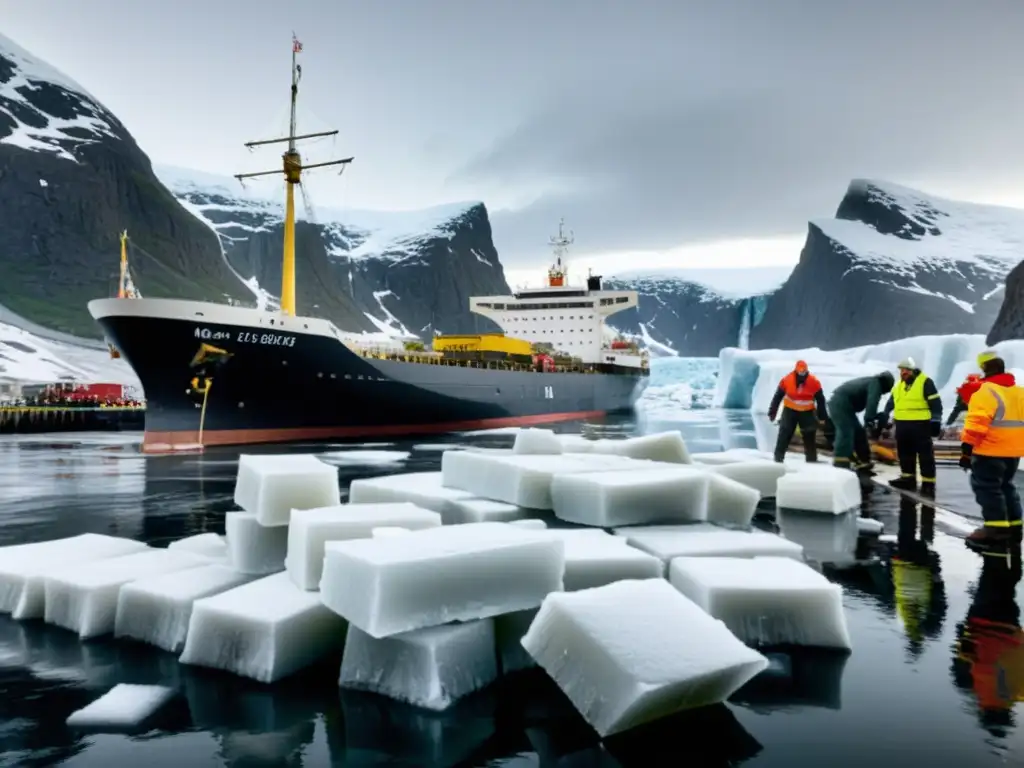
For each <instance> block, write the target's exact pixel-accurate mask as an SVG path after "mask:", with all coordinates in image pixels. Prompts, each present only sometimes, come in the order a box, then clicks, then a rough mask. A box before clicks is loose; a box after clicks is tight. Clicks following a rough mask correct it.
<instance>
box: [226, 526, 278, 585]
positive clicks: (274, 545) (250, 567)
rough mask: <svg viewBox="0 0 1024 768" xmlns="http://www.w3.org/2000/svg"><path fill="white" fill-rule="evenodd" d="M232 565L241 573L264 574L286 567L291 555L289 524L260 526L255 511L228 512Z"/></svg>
mask: <svg viewBox="0 0 1024 768" xmlns="http://www.w3.org/2000/svg"><path fill="white" fill-rule="evenodd" d="M224 530H225V531H226V533H227V536H226V539H227V546H228V565H230V566H231V567H232V568H234V569H235V570H236V571H238V572H239V573H248V574H252V575H254V576H264V575H266V574H268V573H277V572H278V571H281V570H284V559H285V557H286V556H287V554H288V527H287V526H284V525H274V526H267V525H260V523H259V520H257V518H256V515H255V513H253V512H228V513H227V514H226V515H224Z"/></svg>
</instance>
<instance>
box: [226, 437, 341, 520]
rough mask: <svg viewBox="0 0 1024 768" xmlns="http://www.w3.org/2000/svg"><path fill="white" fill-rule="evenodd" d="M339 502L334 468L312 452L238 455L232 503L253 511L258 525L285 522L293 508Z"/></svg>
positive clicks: (326, 505)
mask: <svg viewBox="0 0 1024 768" xmlns="http://www.w3.org/2000/svg"><path fill="white" fill-rule="evenodd" d="M340 503H341V490H340V488H339V487H338V468H337V467H334V466H331V465H330V464H325V463H324V462H322V461H320V459H318V458H317V457H316V456H314V455H312V454H285V455H281V456H269V455H262V454H245V453H243V454H242V455H240V456H239V457H238V479H237V481H236V482H235V504H237V505H238V506H240V507H241V508H242V509H243V510H245V511H246V512H251V513H252V514H254V515H256V520H257V522H259V524H260V525H266V526H274V525H288V516H289V515H290V514H291V511H292V510H293V509H312V508H314V507H330V506H333V505H335V504H340Z"/></svg>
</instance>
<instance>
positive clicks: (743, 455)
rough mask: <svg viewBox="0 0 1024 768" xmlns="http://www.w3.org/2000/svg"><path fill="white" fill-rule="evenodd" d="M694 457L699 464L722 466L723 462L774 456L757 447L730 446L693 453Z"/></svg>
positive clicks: (692, 456) (733, 462) (739, 461)
mask: <svg viewBox="0 0 1024 768" xmlns="http://www.w3.org/2000/svg"><path fill="white" fill-rule="evenodd" d="M690 458H692V459H693V460H694V461H695V462H696V463H698V464H707V465H714V466H721V465H723V464H739V463H744V462H747V461H754V460H760V461H772V460H773V457H772V455H771V454H770V453H768V452H767V451H759V450H757V449H755V448H729V449H728V450H725V451H713V452H711V453H691V454H690Z"/></svg>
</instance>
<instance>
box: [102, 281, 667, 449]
mask: <svg viewBox="0 0 1024 768" xmlns="http://www.w3.org/2000/svg"><path fill="white" fill-rule="evenodd" d="M89 310H90V312H91V313H92V315H93V317H94V318H96V320H97V322H98V323H99V325H100V326H101V327H102V328H103V331H104V333H105V334H106V336H107V338H108V339H109V340H110V341H111V342H113V344H114V345H115V346H116V347H117V348H118V350H119V351H120V353H121V355H122V357H123V358H124V359H125V361H127V362H128V364H129V365H130V366H131V367H132V369H133V370H134V371H135V373H136V375H137V376H138V378H139V380H140V382H141V383H142V387H143V390H144V391H145V396H146V422H145V437H144V440H143V450H145V451H147V452H165V451H174V450H182V449H189V448H195V447H198V446H208V445H244V444H251V443H277V442H297V441H318V440H344V439H352V438H372V437H399V436H401V437H405V436H415V435H427V434H438V433H444V432H457V431H464V430H472V429H488V428H496V427H506V426H524V425H537V424H547V423H554V422H559V421H572V420H577V419H585V418H594V417H597V416H600V415H604V414H609V413H628V412H630V411H631V410H632V408H633V405H634V403H635V401H636V399H637V398H638V397H639V395H640V394H641V392H642V390H643V387H644V385H645V384H646V381H647V377H646V371H641V370H639V369H636V370H632V371H622V372H614V373H579V372H547V373H539V372H530V371H515V370H502V369H489V368H471V367H460V366H447V365H432V364H425V363H419V362H404V361H400V360H393V359H383V358H373V357H367V356H365V355H362V354H359V353H357V352H354V351H353V350H352V349H351V348H350V347H349V346H347V345H346V344H345V343H344V341H343V337H344V334H342V333H341V332H340V331H338V329H336V328H335V327H334V326H333V325H332V324H331V323H329V322H327V321H325V320H319V319H315V318H301V317H294V318H293V317H282V316H280V315H276V314H268V313H264V312H259V311H257V310H252V309H245V308H240V307H230V306H223V305H219V304H209V303H202V302H191V301H179V300H171V299H98V300H96V301H93V302H90V304H89ZM204 350H205V352H204ZM197 383H198V385H199V386H198V389H197V387H196V386H195V385H196V384H197ZM206 383H208V385H209V386H208V387H207V388H206V391H205V392H203V391H202V390H203V388H204V384H206Z"/></svg>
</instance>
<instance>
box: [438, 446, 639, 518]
mask: <svg viewBox="0 0 1024 768" xmlns="http://www.w3.org/2000/svg"><path fill="white" fill-rule="evenodd" d="M649 467H650V464H649V463H647V462H637V461H634V460H632V459H629V458H626V457H624V456H612V455H596V454H582V455H579V454H577V455H573V454H563V455H562V456H511V455H500V454H491V453H474V452H472V451H448V452H447V453H445V454H444V456H443V457H442V458H441V473H442V476H443V482H444V484H445V485H447V486H451V487H453V488H461V489H462V490H464V491H467V492H469V493H471V494H474V495H476V496H479V497H481V498H486V499H493V500H494V501H503V502H505V503H506V504H514V505H516V506H519V507H525V508H527V509H540V510H550V509H552V508H553V507H552V501H551V482H552V480H553V479H554V478H555V476H557V475H565V474H570V473H576V472H612V471H636V470H639V469H646V468H649Z"/></svg>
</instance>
